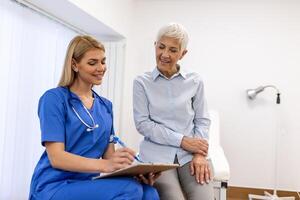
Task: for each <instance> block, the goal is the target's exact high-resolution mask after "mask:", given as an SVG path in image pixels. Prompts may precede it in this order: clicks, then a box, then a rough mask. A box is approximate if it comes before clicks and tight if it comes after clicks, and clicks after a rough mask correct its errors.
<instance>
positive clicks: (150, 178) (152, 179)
mask: <svg viewBox="0 0 300 200" xmlns="http://www.w3.org/2000/svg"><path fill="white" fill-rule="evenodd" d="M148 180H149V185H151V186H152V185H153V184H154V174H153V173H150V174H149V176H148Z"/></svg>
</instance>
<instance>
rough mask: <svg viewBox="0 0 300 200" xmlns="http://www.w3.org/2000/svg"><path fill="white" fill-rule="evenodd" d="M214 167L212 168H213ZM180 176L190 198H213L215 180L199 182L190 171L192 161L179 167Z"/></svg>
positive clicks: (196, 199) (197, 199)
mask: <svg viewBox="0 0 300 200" xmlns="http://www.w3.org/2000/svg"><path fill="white" fill-rule="evenodd" d="M211 169H212V168H211ZM177 171H178V177H179V181H180V183H181V186H182V189H183V191H184V192H185V193H186V196H187V199H188V200H213V199H214V190H213V182H212V181H210V182H209V183H204V184H203V185H202V184H199V183H197V182H196V179H195V176H193V175H191V173H190V163H187V164H185V165H183V166H182V167H180V168H178V170H177Z"/></svg>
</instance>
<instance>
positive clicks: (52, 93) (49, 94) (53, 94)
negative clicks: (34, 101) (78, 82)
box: [40, 87, 68, 101]
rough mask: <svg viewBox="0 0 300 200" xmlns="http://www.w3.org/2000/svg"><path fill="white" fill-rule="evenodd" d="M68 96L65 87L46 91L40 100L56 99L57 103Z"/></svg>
mask: <svg viewBox="0 0 300 200" xmlns="http://www.w3.org/2000/svg"><path fill="white" fill-rule="evenodd" d="M67 95H68V89H67V88H65V87H56V88H52V89H49V90H47V91H46V92H45V93H44V94H43V95H42V96H41V98H40V100H44V99H56V100H57V101H63V100H64V98H65V97H66V96H67Z"/></svg>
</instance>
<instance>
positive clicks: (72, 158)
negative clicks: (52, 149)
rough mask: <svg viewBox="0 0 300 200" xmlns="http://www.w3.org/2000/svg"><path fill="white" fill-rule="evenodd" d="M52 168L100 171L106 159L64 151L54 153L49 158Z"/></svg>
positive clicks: (86, 171)
mask: <svg viewBox="0 0 300 200" xmlns="http://www.w3.org/2000/svg"><path fill="white" fill-rule="evenodd" d="M50 162H51V165H52V167H53V168H57V169H61V170H65V171H72V172H84V173H100V172H103V171H104V166H105V162H106V160H103V159H93V158H86V157H82V156H78V155H76V154H72V153H69V152H66V151H62V152H59V153H56V155H54V156H51V159H50Z"/></svg>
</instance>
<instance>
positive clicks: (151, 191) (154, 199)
mask: <svg viewBox="0 0 300 200" xmlns="http://www.w3.org/2000/svg"><path fill="white" fill-rule="evenodd" d="M148 199H149V200H150V199H151V200H159V195H158V193H157V190H156V189H155V188H154V187H152V186H150V185H145V184H143V200H148Z"/></svg>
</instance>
